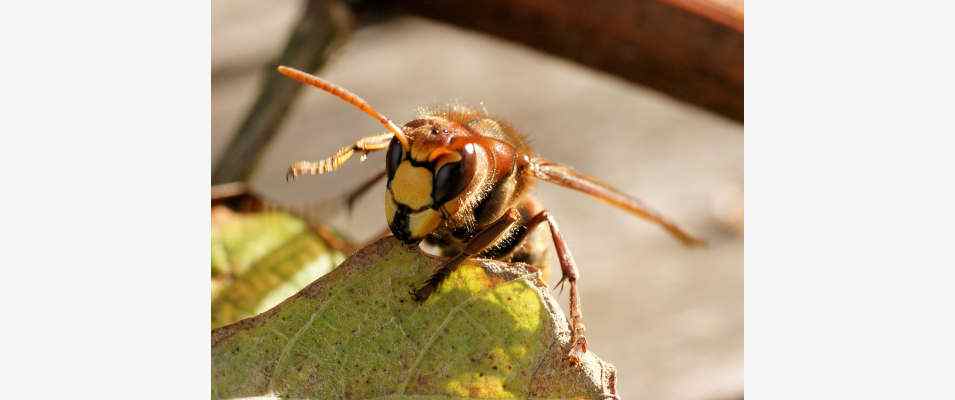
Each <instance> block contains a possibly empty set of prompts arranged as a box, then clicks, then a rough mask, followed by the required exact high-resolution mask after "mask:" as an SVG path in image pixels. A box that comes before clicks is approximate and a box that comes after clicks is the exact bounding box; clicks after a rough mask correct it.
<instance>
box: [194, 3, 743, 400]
mask: <svg viewBox="0 0 955 400" xmlns="http://www.w3.org/2000/svg"><path fill="white" fill-rule="evenodd" d="M299 6H300V3H299V2H298V1H293V0H278V1H274V2H261V1H256V0H229V1H225V0H214V2H213V13H214V14H213V88H212V91H213V99H212V101H213V121H212V125H213V132H212V134H213V137H212V139H213V146H212V147H213V156H214V159H217V158H219V156H221V155H222V154H223V152H224V150H225V146H226V144H227V143H228V141H229V140H230V139H231V135H233V133H234V132H235V131H236V130H237V128H238V126H240V125H241V123H242V120H243V118H244V116H245V113H246V112H247V111H248V110H249V109H250V108H251V107H252V105H253V103H254V99H255V95H256V93H257V90H258V85H259V82H261V79H262V78H263V76H264V75H263V74H265V73H269V72H267V71H265V70H264V69H263V67H262V66H263V65H264V64H265V63H266V62H268V61H269V60H272V59H274V58H275V57H276V56H278V54H279V53H280V52H281V51H282V48H283V46H284V44H285V40H286V39H287V38H288V32H289V29H290V27H291V25H292V24H293V23H294V21H295V20H296V18H297V16H298V14H297V13H298V12H299ZM320 75H321V76H322V77H323V78H326V79H329V80H331V81H333V82H336V83H338V84H341V85H343V86H345V87H348V88H349V89H351V90H353V91H355V92H356V93H358V94H360V95H361V96H362V97H364V98H365V99H367V100H368V101H369V102H371V103H372V104H374V105H375V106H376V107H377V108H378V109H380V110H382V111H383V112H384V113H385V114H386V115H388V116H389V117H391V118H392V119H394V120H395V121H396V122H399V123H402V122H405V121H407V120H409V119H411V118H412V117H413V115H414V107H415V106H419V105H424V104H432V103H441V102H446V101H449V100H454V99H459V100H462V101H465V102H470V103H479V102H483V103H484V105H485V106H486V107H487V108H488V109H489V110H490V111H491V112H492V113H495V114H498V115H501V116H503V117H505V118H507V119H508V120H510V121H511V122H513V123H514V124H515V126H517V127H518V128H519V129H521V130H522V131H523V132H525V133H526V134H528V136H530V139H531V141H532V144H533V145H534V148H535V149H536V150H537V151H538V152H539V153H541V154H542V155H545V156H547V157H548V158H551V159H553V160H555V161H560V162H565V163H568V164H571V165H573V166H575V167H577V168H578V169H579V170H581V171H584V172H587V173H590V174H593V175H596V176H599V177H601V178H602V179H604V180H605V181H608V182H610V183H612V184H614V185H617V186H618V187H620V188H621V189H623V190H625V191H626V192H628V193H633V194H635V195H638V196H639V197H641V198H643V199H645V200H646V201H647V202H648V203H650V204H651V205H653V206H655V207H656V208H658V209H660V210H661V211H663V212H664V213H665V214H667V215H668V216H670V217H672V218H673V219H675V220H677V221H679V222H680V223H681V224H683V225H685V226H686V227H687V228H688V229H690V230H691V231H692V232H694V233H697V234H700V235H702V236H704V237H705V238H706V239H707V240H708V241H709V246H708V247H707V248H705V249H700V250H693V251H690V250H686V249H685V248H683V247H682V246H680V245H679V244H678V243H676V242H674V241H672V240H671V239H670V238H669V237H667V235H666V234H664V233H662V232H661V231H660V230H659V229H657V228H656V227H653V226H651V225H649V224H647V223H645V222H643V221H640V220H637V219H634V218H629V217H627V216H626V214H624V213H622V212H618V211H616V210H614V209H612V208H610V207H607V206H605V205H603V204H600V203H597V202H593V201H591V200H589V199H587V198H586V197H584V196H582V195H580V194H578V193H574V192H571V191H568V190H563V189H560V188H555V187H553V186H550V185H543V184H542V185H539V187H538V188H536V189H535V191H536V192H537V193H538V195H539V197H540V199H541V200H542V202H543V203H544V204H545V205H546V206H547V207H548V208H549V209H550V210H551V211H552V212H553V213H554V215H555V217H556V218H557V219H558V221H559V223H560V227H561V230H562V232H563V234H564V236H565V237H566V238H567V240H568V243H569V245H570V246H571V249H572V250H573V252H574V256H575V258H576V259H577V262H578V263H579V264H580V267H581V296H582V300H583V307H584V317H585V322H586V323H587V327H588V338H589V339H590V344H591V347H592V349H593V350H594V351H595V352H597V354H599V355H600V356H601V357H604V358H606V359H608V360H610V361H612V362H613V363H614V364H615V365H616V366H617V367H618V368H619V369H620V375H619V382H618V388H619V390H620V393H621V395H622V396H623V398H627V399H632V398H650V399H662V400H675V399H707V400H712V399H725V398H734V397H737V398H738V397H741V396H742V382H743V369H742V368H743V367H742V365H743V356H742V355H743V341H742V337H743V310H742V296H743V293H742V287H743V286H742V285H743V283H742V273H743V271H742V257H743V252H742V250H743V240H742V237H741V236H740V235H739V233H738V232H735V231H734V230H732V229H726V228H725V225H726V223H725V222H723V221H725V218H724V217H722V215H723V213H724V212H723V211H719V212H717V210H716V208H720V207H724V206H720V204H729V206H726V207H728V208H734V207H735V203H736V201H735V200H734V199H735V197H733V196H735V195H732V193H735V192H737V191H738V190H737V189H738V188H740V187H741V185H742V171H743V169H742V168H743V149H742V143H743V136H742V126H741V125H740V124H739V123H736V122H733V121H732V120H729V119H726V118H722V117H719V116H716V115H713V114H712V113H710V112H707V111H704V110H702V109H700V108H698V107H692V106H688V105H687V104H685V103H683V102H680V101H675V100H674V99H673V98H670V97H668V96H663V95H661V94H660V93H659V92H657V91H653V90H648V89H646V88H643V87H640V86H637V85H632V84H631V83H630V82H628V81H624V80H621V79H619V78H617V77H616V76H613V75H610V74H607V73H603V72H599V71H594V70H592V69H589V68H586V67H584V66H582V65H580V64H579V63H575V62H568V61H567V60H565V59H563V58H558V57H554V56H550V55H548V54H546V53H542V52H537V51H531V50H529V49H528V48H527V47H524V46H519V45H515V44H514V43H511V42H507V41H501V40H497V39H495V38H494V37H492V36H489V35H485V34H481V33H477V32H474V31H470V30H466V29H461V28H460V27H459V26H457V25H455V24H443V23H436V22H434V21H433V20H428V19H421V18H409V17H402V18H397V19H393V20H389V21H387V22H384V23H381V24H376V25H371V26H368V27H365V28H362V29H360V30H358V31H356V32H355V34H354V36H353V37H352V38H351V39H350V40H349V42H348V43H347V44H346V45H345V46H344V47H343V48H342V51H341V52H340V53H338V54H336V55H335V56H334V57H333V58H332V61H331V62H330V63H329V64H328V65H327V66H326V67H325V68H324V69H323V70H322V72H321V74H320ZM379 130H380V127H379V126H378V125H377V124H376V123H375V122H374V121H372V120H370V119H369V118H368V117H367V116H366V115H364V114H363V113H361V112H360V111H356V110H353V109H351V108H349V107H348V106H346V105H344V104H343V103H341V102H340V101H338V100H336V99H334V98H332V97H331V96H328V95H326V94H323V93H320V92H317V91H303V92H302V95H301V96H300V99H299V101H298V102H297V103H295V104H294V105H293V106H292V107H291V114H290V115H289V117H288V120H287V121H286V123H285V125H284V127H283V128H282V130H281V131H280V132H278V134H277V135H276V137H275V139H274V140H273V142H272V143H271V144H270V146H269V148H268V149H267V150H266V152H265V153H264V154H263V156H262V162H261V164H260V166H259V169H258V170H257V171H256V173H255V174H254V175H253V176H252V177H251V180H250V184H251V185H252V186H253V187H254V188H255V189H256V190H257V191H259V192H262V193H265V194H267V195H268V196H269V198H270V199H274V200H276V201H280V202H282V203H283V204H290V205H297V204H304V203H309V202H315V201H320V200H325V199H330V198H332V197H334V196H336V195H340V194H341V193H342V192H343V191H344V190H345V189H346V188H349V187H352V186H354V185H356V184H357V183H358V182H361V181H362V180H363V179H365V178H367V177H369V176H372V175H374V174H375V173H376V172H377V171H379V170H380V168H382V166H383V164H384V161H383V157H382V156H381V155H380V154H375V155H372V156H370V157H369V160H368V161H367V162H366V163H358V162H355V163H353V164H350V165H347V166H346V167H345V168H343V169H342V170H341V171H338V172H336V173H335V174H332V175H328V176H322V177H315V178H308V179H299V180H297V181H295V182H294V183H287V182H285V178H284V176H285V171H286V168H287V167H288V165H289V162H291V161H293V160H298V159H310V158H316V157H324V156H326V155H328V154H330V153H331V152H334V151H335V150H337V149H338V148H339V147H340V146H342V145H344V144H346V143H350V141H352V140H354V139H356V138H358V137H360V136H361V135H364V134H369V133H374V132H378V131H379ZM383 190H384V189H383V187H381V186H379V187H378V188H376V189H373V190H372V192H371V194H370V195H368V196H367V197H366V198H364V199H362V200H360V201H359V202H358V204H357V208H356V210H355V213H354V214H353V215H351V216H348V215H346V214H343V213H340V214H338V215H336V216H335V218H334V219H333V220H331V221H329V222H330V223H332V224H333V225H334V226H335V227H336V228H340V229H342V230H343V231H345V233H346V234H348V235H349V236H350V237H354V238H356V239H368V238H372V237H374V235H376V234H377V233H378V232H379V231H381V230H382V229H384V228H385V223H384V211H383V207H382V204H381V193H382V191H383ZM727 193H730V195H727ZM727 196H729V197H731V199H730V200H729V201H726V200H722V198H724V197H727ZM552 263H556V260H552ZM555 275H558V274H555ZM564 306H566V304H565V305H564Z"/></svg>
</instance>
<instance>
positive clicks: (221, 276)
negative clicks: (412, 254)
mask: <svg viewBox="0 0 955 400" xmlns="http://www.w3.org/2000/svg"><path fill="white" fill-rule="evenodd" d="M343 259H344V256H343V255H342V254H341V253H339V252H337V251H334V250H332V249H330V248H329V247H328V246H326V245H325V243H324V242H323V241H322V240H321V239H320V238H319V237H318V236H317V235H315V234H314V233H313V232H312V230H311V229H309V228H308V226H307V224H306V223H305V222H303V221H301V220H299V219H297V218H295V217H292V216H291V215H289V214H286V213H282V212H264V213H255V214H236V215H234V216H230V217H228V218H226V220H225V221H222V222H219V223H217V224H216V225H215V226H214V227H213V234H212V277H213V294H212V326H213V328H215V327H219V326H222V325H225V324H228V323H232V322H235V321H237V320H239V319H242V318H245V317H250V316H253V315H256V314H258V313H261V312H263V311H265V310H268V309H270V308H272V307H273V306H275V305H276V304H278V303H280V302H281V301H282V300H285V299H286V298H288V297H289V296H291V295H293V294H295V293H296V292H298V291H299V290H301V289H302V288H303V287H305V286H306V285H308V284H309V283H311V282H312V281H314V280H315V279H316V278H318V277H320V276H322V275H325V274H326V273H328V272H329V271H331V270H332V269H334V268H335V266H336V265H338V264H339V263H340V262H341V261H342V260H343Z"/></svg>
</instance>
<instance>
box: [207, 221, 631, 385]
mask: <svg viewBox="0 0 955 400" xmlns="http://www.w3.org/2000/svg"><path fill="white" fill-rule="evenodd" d="M440 261H441V260H439V259H435V258H432V257H429V256H426V255H423V254H422V253H421V252H420V251H418V250H417V249H409V248H407V247H405V246H404V245H402V244H401V243H400V242H398V241H397V240H395V239H394V238H390V237H389V238H385V239H382V240H380V241H378V242H376V243H374V244H372V245H370V246H368V247H366V248H365V249H362V250H361V251H359V252H358V253H356V254H355V255H353V256H352V257H350V258H349V259H348V260H346V261H345V262H344V263H343V264H342V265H341V266H340V267H338V268H337V269H335V270H334V271H332V272H331V273H329V274H328V275H326V276H324V277H322V278H320V279H319V280H317V281H315V282H314V283H312V284H311V285H308V286H307V287H306V288H305V289H303V290H302V291H301V292H299V293H297V294H296V295H294V296H293V297H291V298H289V299H288V300H286V301H284V302H283V303H282V304H280V305H278V306H277V307H275V308H273V309H271V310H269V311H268V312H266V313H264V314H261V315H259V316H256V317H254V318H250V319H246V320H242V321H240V322H238V323H235V324H232V325H229V326H225V327H223V328H219V329H216V330H214V331H213V333H212V387H213V397H217V398H242V397H252V396H279V397H285V398H313V399H332V398H356V399H369V398H435V399H446V398H499V399H508V398H528V397H534V398H594V399H597V398H608V397H612V396H613V394H614V391H615V389H614V385H615V379H616V378H615V375H616V372H615V369H614V367H613V366H612V365H610V364H608V363H606V362H604V361H602V360H600V359H599V358H597V357H596V356H595V355H594V354H592V353H589V352H588V353H586V354H584V356H583V357H582V362H581V363H580V364H578V365H571V364H570V363H569V362H568V361H567V360H566V357H565V355H566V354H567V352H568V347H567V346H568V341H569V337H570V333H569V331H568V328H567V321H566V319H565V318H564V316H563V313H562V312H561V310H560V308H559V306H558V305H557V302H556V301H555V300H554V298H553V297H551V295H550V290H549V289H548V288H546V287H541V286H539V285H540V284H541V282H540V280H539V278H538V276H537V273H536V272H533V271H529V270H528V269H527V267H526V266H525V265H523V264H515V265H512V264H505V263H500V262H495V261H488V260H472V261H469V262H467V263H465V264H464V265H462V266H461V267H460V268H458V270H457V271H456V272H454V273H453V274H451V276H450V277H449V278H448V279H447V280H446V281H445V282H444V283H443V284H442V285H441V286H440V288H439V289H438V290H437V291H436V292H435V293H434V294H433V295H432V296H431V298H430V299H428V301H427V302H425V303H424V304H419V303H416V302H414V301H413V300H412V299H411V295H410V294H409V291H410V290H411V289H412V288H414V287H417V286H418V285H420V284H421V283H422V282H423V281H424V280H425V279H427V278H428V277H429V276H430V274H431V273H432V272H433V271H434V270H435V269H436V268H437V267H438V265H439V264H440Z"/></svg>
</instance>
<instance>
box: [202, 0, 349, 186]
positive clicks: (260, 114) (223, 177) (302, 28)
mask: <svg viewBox="0 0 955 400" xmlns="http://www.w3.org/2000/svg"><path fill="white" fill-rule="evenodd" d="M303 8H304V10H303V12H302V15H301V17H300V18H299V20H298V22H297V23H296V24H295V27H294V28H293V30H292V34H291V37H290V38H289V40H288V43H287V44H286V46H285V50H283V51H282V55H281V56H280V57H279V58H278V59H277V60H275V61H274V62H272V63H269V64H267V65H265V66H264V70H265V73H264V74H263V79H262V86H261V89H260V92H259V95H258V96H257V97H256V99H255V104H254V105H253V106H252V109H251V110H250V111H249V112H248V113H247V114H246V118H245V120H244V121H243V122H242V125H241V126H240V128H239V130H238V132H237V133H236V134H235V136H233V138H232V141H231V142H229V146H228V147H227V149H226V151H225V153H224V154H223V156H222V158H221V159H220V160H219V162H218V165H217V166H216V167H215V168H214V171H215V172H214V173H213V176H212V183H213V184H220V183H229V182H243V181H246V180H247V179H248V178H249V176H251V174H252V172H253V171H254V170H255V166H256V164H257V163H258V160H259V158H260V155H261V153H262V149H264V148H265V147H266V145H267V144H268V143H269V141H270V140H272V137H273V136H274V135H275V133H276V132H278V130H279V127H280V126H281V124H282V121H284V120H285V116H286V115H287V114H288V111H289V108H290V107H291V105H292V103H293V102H294V101H295V98H296V96H297V95H298V94H299V93H300V92H301V90H302V85H301V84H299V83H298V82H295V81H293V80H291V79H287V78H285V77H283V76H281V75H279V74H276V73H275V66H276V65H278V64H282V65H287V66H292V67H295V68H298V69H301V70H303V71H309V72H314V71H316V70H318V68H319V67H321V66H322V65H323V64H325V62H326V61H327V60H328V57H329V55H330V54H331V53H332V51H334V50H335V49H336V48H337V47H339V45H340V44H341V43H342V42H343V40H344V38H345V37H346V36H347V34H348V32H349V31H350V29H351V25H352V17H351V14H350V12H349V11H348V9H347V7H345V6H344V5H342V4H341V3H340V2H339V1H337V0H309V1H306V2H305V4H304V7H303Z"/></svg>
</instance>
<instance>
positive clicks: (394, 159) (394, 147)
mask: <svg viewBox="0 0 955 400" xmlns="http://www.w3.org/2000/svg"><path fill="white" fill-rule="evenodd" d="M402 158H404V149H402V148H401V142H399V141H398V138H392V139H391V144H389V145H388V154H387V155H385V168H387V170H388V188H391V180H392V179H394V178H395V171H397V170H398V165H399V164H401V159H402Z"/></svg>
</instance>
